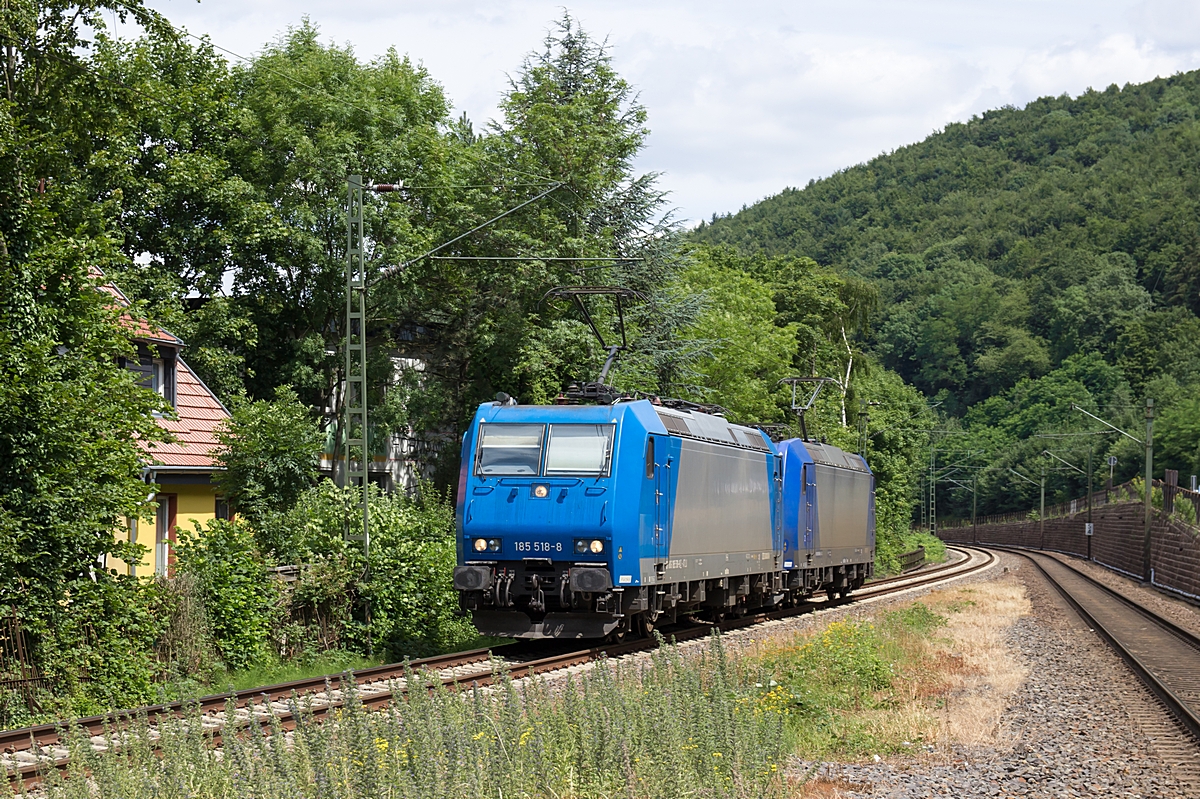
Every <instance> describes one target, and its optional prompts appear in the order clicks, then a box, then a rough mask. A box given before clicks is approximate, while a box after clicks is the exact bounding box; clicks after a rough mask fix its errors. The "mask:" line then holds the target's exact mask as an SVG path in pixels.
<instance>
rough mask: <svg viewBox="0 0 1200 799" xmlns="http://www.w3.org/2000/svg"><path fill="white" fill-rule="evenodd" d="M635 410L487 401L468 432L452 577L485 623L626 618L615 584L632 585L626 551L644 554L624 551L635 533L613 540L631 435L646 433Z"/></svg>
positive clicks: (549, 632) (540, 624)
mask: <svg viewBox="0 0 1200 799" xmlns="http://www.w3.org/2000/svg"><path fill="white" fill-rule="evenodd" d="M629 411H630V406H624V407H622V406H550V407H538V406H511V405H498V404H488V405H484V406H482V407H481V408H480V409H479V412H478V413H477V414H476V418H475V421H474V423H473V424H472V426H471V429H470V430H469V431H468V433H467V435H466V436H465V438H464V441H463V452H462V456H463V457H462V465H461V467H460V468H461V472H460V477H459V498H458V514H457V517H458V548H459V560H458V562H459V564H460V565H459V566H458V567H457V568H456V569H455V570H454V587H455V588H456V589H457V590H458V592H459V596H460V604H461V606H462V609H463V610H464V611H468V612H470V613H471V614H472V617H473V620H474V622H475V625H476V626H477V627H478V628H479V629H480V631H482V632H484V633H487V634H491V635H500V636H510V637H519V638H539V637H597V636H604V635H607V634H609V633H611V632H613V631H614V630H616V629H617V628H618V627H619V626H620V623H621V619H622V614H621V607H620V601H621V597H620V596H619V595H620V593H621V591H620V589H619V585H617V583H618V582H619V581H620V580H621V579H622V577H623V578H624V582H625V584H629V585H632V584H633V575H632V571H631V570H629V569H626V570H625V571H624V572H622V571H621V567H622V566H623V565H624V564H623V561H624V559H625V558H626V557H631V558H632V561H631V562H634V563H636V559H637V553H636V552H630V553H629V554H628V555H627V554H626V547H627V546H628V543H627V542H621V541H618V542H617V543H615V544H614V529H615V525H616V523H617V521H618V520H617V518H616V517H617V516H618V515H619V514H620V513H621V510H622V509H621V507H620V505H619V503H618V502H617V501H616V497H617V493H618V492H617V491H616V490H614V486H615V484H616V483H617V481H618V479H619V476H620V473H621V470H622V464H621V460H622V456H623V454H624V452H625V450H626V449H629V448H630V447H627V446H625V441H624V439H625V438H638V437H644V429H643V426H642V425H639V424H638V423H637V419H636V413H630V412H629ZM627 416H628V417H630V418H631V421H629V422H628V423H627V422H626V421H625V417H627ZM639 430H640V432H641V436H639ZM632 449H633V450H635V455H638V456H640V449H638V448H637V447H636V446H635V447H632ZM626 460H628V458H626ZM639 467H640V463H638V464H631V465H630V466H629V467H628V468H630V469H632V470H637V469H638V468H639ZM634 504H635V505H636V503H634ZM627 505H628V503H627ZM635 524H636V522H635ZM614 588H617V589H618V590H616V591H614Z"/></svg>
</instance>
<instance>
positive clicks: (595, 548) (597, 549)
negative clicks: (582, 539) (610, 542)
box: [588, 539, 604, 555]
mask: <svg viewBox="0 0 1200 799" xmlns="http://www.w3.org/2000/svg"><path fill="white" fill-rule="evenodd" d="M588 548H589V549H590V550H592V554H594V555H599V554H600V553H601V552H603V551H604V542H603V541H601V540H599V539H597V540H595V541H593V542H592V545H591V546H590V547H588Z"/></svg>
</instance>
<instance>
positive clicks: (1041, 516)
mask: <svg viewBox="0 0 1200 799" xmlns="http://www.w3.org/2000/svg"><path fill="white" fill-rule="evenodd" d="M1038 532H1039V533H1041V536H1042V546H1041V548H1042V549H1045V548H1046V461H1044V460H1043V461H1042V505H1041V509H1040V510H1039V511H1038Z"/></svg>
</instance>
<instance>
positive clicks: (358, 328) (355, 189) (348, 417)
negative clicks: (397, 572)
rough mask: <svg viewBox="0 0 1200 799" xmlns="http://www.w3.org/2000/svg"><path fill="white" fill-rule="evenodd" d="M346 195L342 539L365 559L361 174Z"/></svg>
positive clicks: (366, 443) (364, 307) (366, 454)
mask: <svg viewBox="0 0 1200 799" xmlns="http://www.w3.org/2000/svg"><path fill="white" fill-rule="evenodd" d="M346 194H347V197H346V389H345V391H346V394H345V397H344V398H343V402H344V404H345V417H344V421H343V424H344V425H345V442H346V443H345V455H346V473H345V474H346V476H345V486H346V487H347V488H356V487H357V488H359V512H360V514H361V516H362V533H361V534H356V533H355V532H354V530H353V529H352V527H351V525H350V524H349V522H347V527H346V531H345V537H346V540H348V541H361V542H362V545H363V553H364V555H366V554H367V553H369V552H370V548H371V531H370V517H369V512H368V493H367V487H368V485H369V483H370V481H369V480H368V479H367V471H368V469H367V466H368V464H369V463H370V459H371V451H370V432H369V429H368V427H367V275H366V268H365V265H364V262H363V205H362V201H363V181H362V175H351V176H350V177H349V178H347V180H346ZM356 455H357V456H358V457H357V459H356V457H355V456H356Z"/></svg>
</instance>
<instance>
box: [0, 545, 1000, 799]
mask: <svg viewBox="0 0 1200 799" xmlns="http://www.w3.org/2000/svg"><path fill="white" fill-rule="evenodd" d="M951 550H953V551H956V552H958V553H959V554H960V555H961V556H962V557H961V558H960V559H958V560H956V561H953V562H950V563H946V564H941V565H938V566H934V567H932V568H929V569H926V570H921V571H918V572H910V573H907V574H901V575H897V576H895V577H890V578H886V579H882V580H878V581H876V582H873V583H869V584H867V585H865V586H863V588H861V589H860V590H859V591H857V592H855V594H854V596H853V597H852V598H851V599H849V600H840V601H837V600H830V599H829V598H826V599H825V600H824V601H816V602H809V603H805V604H803V605H799V606H796V607H790V608H781V609H778V610H774V611H769V612H764V613H758V614H753V615H747V616H744V617H741V618H733V619H728V620H725V621H722V622H720V623H718V624H706V623H697V624H688V625H678V626H676V627H673V628H669V629H664V630H663V634H664V635H666V636H668V637H669V638H672V639H674V640H676V641H679V642H683V641H688V640H695V639H697V638H702V637H704V636H707V635H709V634H710V633H711V632H712V631H713V630H714V629H719V630H721V631H723V632H727V631H732V630H738V629H743V628H746V627H750V626H752V625H755V624H759V623H762V622H765V621H773V620H780V619H786V618H790V617H794V616H798V615H802V614H805V613H808V612H812V611H814V610H820V609H822V608H829V607H840V606H843V605H847V604H853V603H854V602H855V601H861V600H864V599H871V598H875V597H882V596H886V595H889V594H895V593H899V592H902V591H907V590H910V589H914V588H920V587H925V586H928V585H932V584H937V583H939V582H941V581H944V580H950V579H955V578H958V577H962V576H965V575H968V574H972V573H974V572H978V571H980V570H983V569H986V568H987V567H989V566H991V565H992V564H993V563H994V562H995V560H996V558H995V556H994V555H993V554H991V553H990V552H987V551H985V550H978V549H974V548H967V547H961V548H960V547H955V548H948V551H951ZM656 646H657V642H656V641H655V640H653V639H650V640H647V639H641V640H633V641H625V642H622V643H617V644H602V645H599V646H592V647H588V648H586V649H580V650H574V651H569V652H561V653H554V654H546V651H547V648H546V647H536V646H529V645H524V646H523V645H521V644H520V643H518V644H516V645H512V646H507V647H503V648H501V649H498V650H496V652H495V653H493V652H492V651H491V650H488V649H476V650H471V651H467V652H458V653H454V654H449V655H441V656H437V657H432V658H423V659H420V660H414V661H411V662H408V663H396V664H390V665H385V666H377V667H374V668H370V669H363V670H361V671H358V672H355V673H353V674H344V675H328V676H321V677H313V678H309V679H304V680H295V681H292V682H287V683H279V684H276V685H270V686H264V687H261V688H255V689H251V690H247V691H242V692H237V693H225V694H214V695H211V696H205V697H201V698H199V699H197V700H193V701H189V702H175V703H170V704H165V705H154V706H150V707H144V708H138V709H135V710H129V711H121V712H117V713H111V714H107V715H104V716H94V717H90V718H84V719H77V720H73V721H70V722H65V723H62V724H46V725H40V726H37V727H26V728H23V729H17V730H7V731H0V767H3V768H4V769H5V771H6V776H7V778H8V781H9V784H10V785H11V786H12V787H13V788H14V789H18V788H19V787H20V786H26V787H28V786H30V785H33V784H36V783H37V782H38V781H40V779H41V778H42V777H43V776H44V774H45V773H46V772H47V771H48V770H50V769H65V768H66V766H67V764H68V762H69V758H70V753H69V749H68V747H67V744H66V738H65V736H66V733H67V731H68V730H69V729H79V730H82V731H83V732H85V733H86V734H87V735H88V736H90V737H91V739H92V744H93V746H95V747H97V748H107V747H109V746H111V745H112V744H113V742H114V740H115V741H116V742H117V743H118V744H119V741H120V736H121V730H122V729H124V728H125V727H127V726H128V725H130V724H131V723H132V722H133V721H134V720H135V719H139V718H144V719H147V720H150V721H151V723H153V720H155V719H159V718H180V717H182V716H184V715H185V714H186V713H189V712H190V713H193V714H197V713H198V715H199V718H200V722H201V724H203V725H204V726H205V728H206V729H208V730H209V732H210V735H211V736H212V738H213V740H214V743H216V744H219V742H220V738H221V735H222V734H223V733H226V732H227V728H228V725H229V724H231V723H232V724H233V725H234V726H235V727H236V729H238V730H242V729H245V728H247V727H249V726H252V725H256V724H257V725H261V726H263V727H269V726H271V725H273V724H279V725H280V726H282V727H283V728H284V729H285V730H287V729H291V728H292V727H294V725H295V723H296V715H297V712H298V709H299V705H298V704H297V702H296V699H297V698H302V699H303V707H304V710H305V712H307V713H311V714H312V715H313V716H315V717H322V716H325V715H326V714H328V713H330V712H331V711H334V710H336V709H337V708H340V707H343V706H344V705H345V702H346V698H347V693H348V692H347V691H344V690H343V681H344V680H352V681H353V690H354V691H355V692H356V693H357V695H358V700H359V701H360V702H361V703H362V704H363V705H364V706H365V707H368V708H382V707H385V706H387V705H388V704H389V703H390V702H392V701H393V699H394V698H395V697H396V696H397V695H398V694H403V693H404V692H405V691H406V690H407V683H406V675H408V674H409V673H411V672H416V671H422V672H424V673H425V675H427V678H428V677H430V676H433V675H436V677H434V678H433V682H434V683H435V684H436V683H437V682H439V681H440V683H441V684H442V685H445V686H453V685H458V684H475V685H489V684H491V683H492V682H493V681H494V680H495V679H496V677H497V676H498V674H499V673H501V672H503V673H505V674H507V675H508V677H510V678H512V679H523V678H527V677H531V676H534V675H537V674H543V673H546V672H551V671H557V670H560V669H565V668H570V667H572V666H577V665H581V664H584V663H588V662H590V661H593V660H597V659H599V658H602V657H617V656H621V655H626V654H630V653H634V652H639V651H645V650H649V649H653V648H655V647H656ZM346 687H349V686H346ZM231 706H232V707H233V708H234V710H233V713H232V714H230V712H229V708H230V707H231ZM151 735H152V737H153V731H152V732H151Z"/></svg>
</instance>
